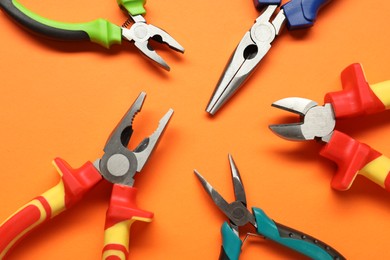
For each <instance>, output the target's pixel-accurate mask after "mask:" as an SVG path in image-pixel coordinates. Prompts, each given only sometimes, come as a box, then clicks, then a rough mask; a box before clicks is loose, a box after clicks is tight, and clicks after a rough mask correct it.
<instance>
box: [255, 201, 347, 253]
mask: <svg viewBox="0 0 390 260" xmlns="http://www.w3.org/2000/svg"><path fill="white" fill-rule="evenodd" d="M252 210H253V212H254V215H255V218H256V222H257V223H258V227H257V232H258V233H259V234H261V235H263V236H265V237H266V238H269V239H271V240H273V241H275V242H277V243H279V244H281V245H284V246H286V247H289V248H291V249H293V250H294V251H297V252H299V253H301V254H303V255H306V256H308V257H310V258H311V259H318V260H320V259H329V260H332V259H339V260H341V259H345V258H344V257H343V256H342V255H341V254H340V253H339V252H337V251H336V250H335V249H334V248H332V247H330V246H329V245H327V244H326V243H324V242H322V241H320V240H318V239H316V238H314V237H312V236H309V235H307V234H305V233H302V232H300V231H297V230H295V229H292V228H289V227H286V226H284V225H282V224H279V223H276V222H274V221H273V220H271V219H270V218H269V217H268V216H267V215H266V214H265V213H264V211H263V210H261V209H259V208H252Z"/></svg>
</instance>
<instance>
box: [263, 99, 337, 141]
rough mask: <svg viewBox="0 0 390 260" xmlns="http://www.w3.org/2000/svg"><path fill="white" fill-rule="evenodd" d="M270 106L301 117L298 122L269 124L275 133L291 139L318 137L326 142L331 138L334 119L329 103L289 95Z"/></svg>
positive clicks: (334, 123) (305, 139)
mask: <svg viewBox="0 0 390 260" xmlns="http://www.w3.org/2000/svg"><path fill="white" fill-rule="evenodd" d="M272 106H273V107H276V108H279V109H282V110H286V111H289V112H292V113H295V114H298V115H300V118H301V121H300V122H299V123H292V124H275V125H270V126H269V128H270V129H271V130H272V131H273V132H274V133H275V134H276V135H278V136H280V137H282V138H284V139H287V140H292V141H307V140H314V139H320V140H322V141H324V142H328V141H329V139H330V138H331V136H332V134H333V131H334V129H335V126H336V119H335V114H334V111H333V107H332V105H331V104H330V103H326V104H325V105H323V106H319V105H318V104H317V103H316V102H315V101H313V100H310V99H306V98H299V97H290V98H284V99H281V100H278V101H276V102H274V103H273V104H272Z"/></svg>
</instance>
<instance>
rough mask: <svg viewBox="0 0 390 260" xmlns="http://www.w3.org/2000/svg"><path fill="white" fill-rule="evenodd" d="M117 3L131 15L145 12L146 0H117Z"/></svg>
mask: <svg viewBox="0 0 390 260" xmlns="http://www.w3.org/2000/svg"><path fill="white" fill-rule="evenodd" d="M117 3H118V5H119V6H120V7H121V8H122V9H124V10H126V11H127V12H128V13H129V14H131V15H143V14H145V13H146V10H145V7H144V6H145V4H146V0H117Z"/></svg>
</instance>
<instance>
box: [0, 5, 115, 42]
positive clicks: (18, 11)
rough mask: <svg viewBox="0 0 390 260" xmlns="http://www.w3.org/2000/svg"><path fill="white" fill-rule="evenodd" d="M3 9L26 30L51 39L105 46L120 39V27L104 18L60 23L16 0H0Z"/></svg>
mask: <svg viewBox="0 0 390 260" xmlns="http://www.w3.org/2000/svg"><path fill="white" fill-rule="evenodd" d="M0 8H1V9H3V11H4V12H5V13H7V14H8V15H9V16H10V17H11V18H12V19H13V20H14V21H15V22H17V23H18V24H20V25H21V26H22V27H24V28H25V29H27V30H28V31H30V32H32V33H34V34H38V35H40V36H44V37H46V38H49V39H53V40H61V41H91V42H95V43H98V44H100V45H102V46H104V47H106V48H109V47H110V46H111V45H113V44H120V43H121V41H122V29H121V28H120V27H119V26H117V25H115V24H112V23H110V22H108V21H106V20H104V19H97V20H94V21H91V22H87V23H62V22H57V21H52V20H49V19H47V18H44V17H42V16H39V15H37V14H35V13H33V12H31V11H30V10H28V9H27V8H26V7H24V6H23V5H21V4H20V3H19V2H17V1H16V0H2V1H0Z"/></svg>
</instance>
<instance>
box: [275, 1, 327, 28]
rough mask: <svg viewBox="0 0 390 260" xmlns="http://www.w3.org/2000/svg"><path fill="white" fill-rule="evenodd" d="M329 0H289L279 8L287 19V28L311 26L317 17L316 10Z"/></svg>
mask: <svg viewBox="0 0 390 260" xmlns="http://www.w3.org/2000/svg"><path fill="white" fill-rule="evenodd" d="M329 2H330V0H291V1H290V2H288V3H286V4H284V5H283V6H282V7H281V9H283V11H284V15H285V16H286V19H287V28H288V29H289V30H295V29H302V28H307V27H311V26H313V25H314V22H315V21H316V19H317V14H318V11H319V10H320V9H321V7H323V6H324V5H326V4H327V3H329Z"/></svg>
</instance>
